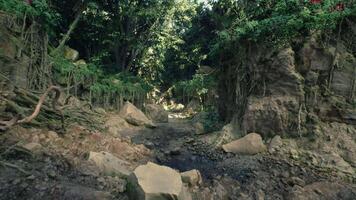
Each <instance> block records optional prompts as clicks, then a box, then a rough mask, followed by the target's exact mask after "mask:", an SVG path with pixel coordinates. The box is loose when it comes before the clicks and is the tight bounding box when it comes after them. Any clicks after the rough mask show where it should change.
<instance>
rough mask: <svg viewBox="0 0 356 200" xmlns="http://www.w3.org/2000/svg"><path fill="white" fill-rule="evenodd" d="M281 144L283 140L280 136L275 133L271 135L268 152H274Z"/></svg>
mask: <svg viewBox="0 0 356 200" xmlns="http://www.w3.org/2000/svg"><path fill="white" fill-rule="evenodd" d="M282 145H283V141H282V138H281V136H279V135H276V136H274V137H273V139H272V140H271V142H270V143H269V145H268V152H269V153H274V152H275V151H276V150H277V149H278V148H280V147H281V146H282Z"/></svg>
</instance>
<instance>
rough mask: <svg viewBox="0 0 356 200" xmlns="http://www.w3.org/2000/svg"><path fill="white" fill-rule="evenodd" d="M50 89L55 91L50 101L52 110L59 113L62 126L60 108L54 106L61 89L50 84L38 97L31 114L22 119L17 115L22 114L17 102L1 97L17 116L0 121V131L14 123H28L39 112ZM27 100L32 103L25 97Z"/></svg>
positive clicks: (62, 118)
mask: <svg viewBox="0 0 356 200" xmlns="http://www.w3.org/2000/svg"><path fill="white" fill-rule="evenodd" d="M52 90H53V91H54V92H55V98H54V99H53V101H52V107H53V110H55V111H57V112H59V113H60V117H61V121H62V128H64V125H63V123H64V116H63V114H62V112H61V110H60V109H58V108H57V107H56V104H57V102H58V99H59V97H60V94H61V90H60V88H59V87H57V86H50V87H49V88H48V89H47V90H46V91H45V93H44V94H43V95H42V96H41V97H40V98H39V100H38V103H37V105H36V108H35V110H34V111H33V113H32V114H31V115H29V116H27V117H24V118H23V119H19V117H18V115H22V116H23V115H24V111H23V109H22V108H21V107H20V106H19V105H18V104H16V103H15V102H13V101H11V100H9V99H6V98H2V99H4V100H5V101H6V103H7V104H8V105H10V107H12V108H13V109H14V110H15V111H16V112H17V116H16V117H13V118H12V119H11V120H10V121H0V131H6V130H8V129H9V128H11V127H12V126H14V125H16V124H23V123H29V122H31V121H32V120H34V119H35V118H36V117H37V116H38V114H39V113H40V111H41V107H42V105H43V104H44V102H45V100H46V97H47V96H48V94H49V93H50V92H51V91H52ZM27 101H29V102H30V103H33V102H32V101H31V100H29V99H28V98H27Z"/></svg>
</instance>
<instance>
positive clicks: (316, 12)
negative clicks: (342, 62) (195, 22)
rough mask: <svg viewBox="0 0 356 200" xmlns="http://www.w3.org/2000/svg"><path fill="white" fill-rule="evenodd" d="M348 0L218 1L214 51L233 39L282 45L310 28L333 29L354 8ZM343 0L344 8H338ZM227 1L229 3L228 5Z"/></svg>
mask: <svg viewBox="0 0 356 200" xmlns="http://www.w3.org/2000/svg"><path fill="white" fill-rule="evenodd" d="M348 2H349V1H334V0H326V1H322V3H320V4H312V3H310V2H309V1H299V0H285V1H276V0H259V1H228V0H226V1H217V2H214V3H213V10H212V11H211V12H213V13H214V15H217V17H216V18H217V19H218V20H219V21H218V22H217V23H220V24H221V25H220V29H219V30H217V38H216V39H215V41H214V43H213V44H212V46H213V49H214V51H213V53H215V54H217V53H218V52H220V49H224V48H225V49H226V48H229V47H230V46H231V45H229V44H232V43H233V42H236V41H241V40H245V41H254V42H263V43H264V44H267V45H273V46H276V45H277V46H284V45H285V44H287V43H288V42H290V41H292V40H293V39H295V38H297V37H299V36H306V35H308V34H309V33H310V32H313V31H318V30H322V31H326V30H334V29H335V27H336V25H337V24H338V23H339V22H340V20H341V19H342V18H344V17H345V16H349V15H350V14H352V13H353V12H354V11H355V5H354V4H352V3H351V4H350V3H348ZM340 3H342V4H343V5H345V7H344V9H342V10H337V8H336V6H337V5H338V4H340ZM227 5H229V7H227Z"/></svg>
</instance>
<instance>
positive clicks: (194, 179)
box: [180, 169, 203, 186]
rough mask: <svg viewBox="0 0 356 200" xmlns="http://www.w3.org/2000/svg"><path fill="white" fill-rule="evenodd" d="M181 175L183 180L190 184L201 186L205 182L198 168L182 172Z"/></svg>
mask: <svg viewBox="0 0 356 200" xmlns="http://www.w3.org/2000/svg"><path fill="white" fill-rule="evenodd" d="M180 175H181V176H182V181H183V182H184V183H188V184H189V185H190V186H199V185H201V184H202V182H203V180H202V177H201V174H200V172H199V171H198V170H196V169H193V170H190V171H186V172H182V173H180Z"/></svg>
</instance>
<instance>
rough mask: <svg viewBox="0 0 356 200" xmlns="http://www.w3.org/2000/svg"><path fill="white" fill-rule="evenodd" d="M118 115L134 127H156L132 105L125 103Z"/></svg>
mask: <svg viewBox="0 0 356 200" xmlns="http://www.w3.org/2000/svg"><path fill="white" fill-rule="evenodd" d="M120 115H121V116H122V117H123V118H124V119H125V120H126V121H127V122H128V123H130V124H132V125H135V126H146V127H149V128H154V127H156V125H155V124H154V123H153V122H152V121H151V120H149V119H148V118H147V117H146V115H145V114H144V113H143V112H142V111H141V110H139V109H138V108H136V107H135V106H134V105H133V104H132V103H130V102H126V103H125V105H124V107H122V109H121V110H120Z"/></svg>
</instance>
